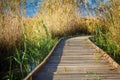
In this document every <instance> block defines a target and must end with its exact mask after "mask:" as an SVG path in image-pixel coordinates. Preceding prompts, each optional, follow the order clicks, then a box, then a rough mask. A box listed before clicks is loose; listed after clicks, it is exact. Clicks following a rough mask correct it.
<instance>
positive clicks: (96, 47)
mask: <svg viewBox="0 0 120 80" xmlns="http://www.w3.org/2000/svg"><path fill="white" fill-rule="evenodd" d="M88 41H89V42H90V43H91V44H92V46H93V47H94V48H95V49H96V50H97V51H98V52H99V53H100V54H101V55H102V56H103V57H104V58H105V59H106V60H107V61H108V62H109V63H110V64H111V66H112V67H113V68H115V69H116V70H117V71H118V72H119V73H120V65H119V64H118V63H117V62H116V61H115V60H114V59H113V58H112V57H110V56H109V55H108V54H107V53H106V52H105V51H103V50H102V49H101V48H100V47H98V46H97V45H95V44H94V43H93V42H92V41H91V40H90V37H89V39H88Z"/></svg>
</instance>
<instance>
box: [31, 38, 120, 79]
mask: <svg viewBox="0 0 120 80" xmlns="http://www.w3.org/2000/svg"><path fill="white" fill-rule="evenodd" d="M33 80H120V74H118V73H117V71H116V70H114V68H112V66H111V65H110V64H109V63H108V62H107V60H106V59H104V58H103V57H101V55H100V54H99V52H97V51H96V49H95V48H94V47H93V46H92V45H91V43H90V42H89V41H88V37H75V38H70V39H66V40H62V41H61V42H60V43H59V45H58V46H57V47H56V49H55V51H54V52H53V54H52V56H51V57H50V59H49V61H48V62H47V63H46V64H45V65H44V66H43V68H42V69H41V70H40V72H38V73H37V74H36V75H35V76H34V77H33Z"/></svg>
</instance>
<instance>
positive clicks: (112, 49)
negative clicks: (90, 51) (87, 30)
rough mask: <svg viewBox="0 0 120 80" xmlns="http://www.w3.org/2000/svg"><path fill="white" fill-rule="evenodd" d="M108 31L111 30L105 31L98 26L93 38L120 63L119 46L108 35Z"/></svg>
mask: <svg viewBox="0 0 120 80" xmlns="http://www.w3.org/2000/svg"><path fill="white" fill-rule="evenodd" d="M108 33H109V32H105V31H104V30H103V29H102V28H101V27H100V26H97V27H96V29H95V32H94V34H93V36H94V37H93V38H91V40H92V41H93V42H94V43H95V44H96V45H97V46H99V47H100V48H101V49H103V50H104V51H106V52H107V53H108V54H109V55H110V56H111V57H112V58H113V59H115V60H116V61H117V62H118V63H119V64H120V54H119V48H118V47H117V45H115V44H114V43H112V41H111V39H110V38H109V37H108V35H109V34H108Z"/></svg>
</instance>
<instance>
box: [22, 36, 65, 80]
mask: <svg viewBox="0 0 120 80" xmlns="http://www.w3.org/2000/svg"><path fill="white" fill-rule="evenodd" d="M63 39H65V38H60V39H59V40H58V42H57V43H56V44H55V45H54V47H53V48H52V50H51V51H50V53H49V54H48V55H47V56H46V58H45V59H44V60H43V61H42V62H41V63H40V64H39V65H38V66H37V67H35V69H33V70H32V72H30V73H29V74H28V75H27V76H26V77H25V78H24V80H30V79H31V78H32V76H33V75H35V74H36V73H37V72H38V71H39V70H40V69H41V68H42V66H43V65H44V64H45V63H46V62H47V61H48V59H49V58H50V56H51V55H52V53H53V51H54V50H55V48H56V47H57V45H58V44H59V43H60V41H61V40H63Z"/></svg>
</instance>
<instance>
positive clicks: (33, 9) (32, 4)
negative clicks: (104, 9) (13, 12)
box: [21, 0, 109, 17]
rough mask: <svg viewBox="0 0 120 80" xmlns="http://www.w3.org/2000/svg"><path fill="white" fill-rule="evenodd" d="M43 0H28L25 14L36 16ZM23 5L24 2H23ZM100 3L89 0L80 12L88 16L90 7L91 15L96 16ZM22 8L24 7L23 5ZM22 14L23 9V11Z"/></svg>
mask: <svg viewBox="0 0 120 80" xmlns="http://www.w3.org/2000/svg"><path fill="white" fill-rule="evenodd" d="M40 1H41V0H26V12H25V15H26V16H27V17H34V16H36V14H37V12H38V8H39V4H40ZM97 1H100V2H103V1H104V2H105V3H108V1H109V0H97ZM21 5H22V3H21ZM99 5H100V3H99V2H97V3H95V0H88V3H86V4H85V5H84V6H83V5H80V13H81V16H83V17H84V16H87V15H88V12H87V11H88V9H90V14H89V15H90V16H95V11H94V10H93V9H94V8H95V7H99ZM21 8H22V7H21ZM21 14H22V11H21Z"/></svg>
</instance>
